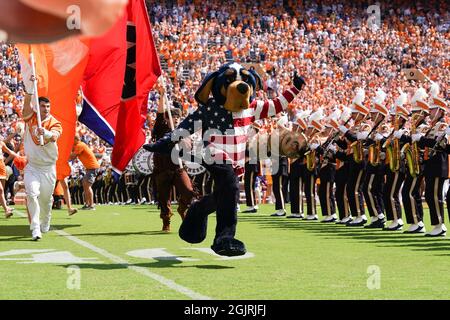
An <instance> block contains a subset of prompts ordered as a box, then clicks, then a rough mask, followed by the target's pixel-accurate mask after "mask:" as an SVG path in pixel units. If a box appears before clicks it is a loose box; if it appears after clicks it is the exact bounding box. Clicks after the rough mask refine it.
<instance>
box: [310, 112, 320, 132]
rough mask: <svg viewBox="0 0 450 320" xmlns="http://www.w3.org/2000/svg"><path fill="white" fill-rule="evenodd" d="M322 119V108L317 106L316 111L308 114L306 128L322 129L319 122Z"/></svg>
mask: <svg viewBox="0 0 450 320" xmlns="http://www.w3.org/2000/svg"><path fill="white" fill-rule="evenodd" d="M322 119H323V110H322V108H319V109H318V110H317V111H315V112H314V113H312V114H311V115H310V116H309V124H308V128H315V129H316V130H318V131H322V129H323V125H322V123H321V121H322Z"/></svg>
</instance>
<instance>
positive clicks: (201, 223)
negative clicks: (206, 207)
mask: <svg viewBox="0 0 450 320" xmlns="http://www.w3.org/2000/svg"><path fill="white" fill-rule="evenodd" d="M207 228H208V215H204V216H202V215H201V214H199V212H197V211H196V210H195V204H192V205H191V207H190V208H189V209H188V211H187V212H186V217H185V218H184V220H183V222H182V223H181V226H180V229H179V230H178V235H179V236H180V238H181V239H183V240H184V241H186V242H189V243H200V242H202V241H203V240H205V238H206V231H207Z"/></svg>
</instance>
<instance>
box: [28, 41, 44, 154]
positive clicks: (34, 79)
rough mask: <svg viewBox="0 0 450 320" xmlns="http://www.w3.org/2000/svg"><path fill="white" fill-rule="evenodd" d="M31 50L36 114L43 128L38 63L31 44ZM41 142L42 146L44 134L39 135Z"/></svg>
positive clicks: (39, 125) (40, 126) (39, 124)
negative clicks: (37, 71)
mask: <svg viewBox="0 0 450 320" xmlns="http://www.w3.org/2000/svg"><path fill="white" fill-rule="evenodd" d="M29 50H30V60H31V72H32V79H33V86H34V95H33V97H34V99H35V100H34V102H35V105H36V115H37V123H38V128H39V129H40V128H42V121H41V110H40V108H39V94H38V86H37V77H36V65H35V60H34V54H33V50H32V49H31V45H30V46H29ZM39 144H40V145H41V146H43V145H44V136H42V135H39Z"/></svg>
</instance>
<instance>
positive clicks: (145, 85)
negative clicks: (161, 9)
mask: <svg viewBox="0 0 450 320" xmlns="http://www.w3.org/2000/svg"><path fill="white" fill-rule="evenodd" d="M127 43H128V49H127V65H126V71H125V84H124V87H123V92H122V100H121V102H120V111H119V119H120V120H119V121H118V122H117V129H116V138H115V144H114V149H113V153H112V159H111V162H112V165H113V167H114V168H115V170H116V171H118V172H121V171H123V170H124V169H125V167H126V166H127V165H128V163H129V162H130V160H131V159H132V158H133V156H134V155H135V154H136V152H137V151H138V150H139V148H140V147H141V146H142V145H143V144H144V142H145V132H144V130H143V126H144V123H145V119H146V115H147V101H148V93H149V91H150V90H151V88H152V87H153V85H154V84H155V83H156V81H157V80H158V77H159V76H160V75H161V67H160V64H159V58H158V54H157V51H156V48H155V44H154V41H153V35H152V31H151V27H150V22H149V18H148V13H147V8H146V6H145V2H144V1H143V0H131V1H130V2H129V4H128V24H127Z"/></svg>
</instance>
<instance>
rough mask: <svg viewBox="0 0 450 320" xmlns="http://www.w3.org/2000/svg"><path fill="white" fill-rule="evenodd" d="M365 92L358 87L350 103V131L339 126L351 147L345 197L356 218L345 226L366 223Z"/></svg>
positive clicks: (366, 109) (366, 111)
mask: <svg viewBox="0 0 450 320" xmlns="http://www.w3.org/2000/svg"><path fill="white" fill-rule="evenodd" d="M364 99H365V92H364V90H363V89H360V88H358V89H357V91H356V96H355V98H354V99H353V103H352V119H353V121H354V123H355V125H354V126H353V129H352V130H351V131H350V130H349V129H347V128H346V127H345V126H342V125H341V126H339V130H340V131H341V132H342V133H343V134H344V137H345V138H346V139H347V140H349V141H350V143H351V144H350V146H351V147H352V149H353V157H352V158H351V160H350V170H349V177H348V184H347V197H348V202H349V205H350V212H351V214H352V215H354V216H356V219H355V220H353V221H351V222H348V223H347V226H351V227H353V226H363V225H364V224H366V223H367V218H366V216H365V213H364V202H363V192H362V191H363V182H364V174H365V168H366V162H365V159H364V154H363V150H362V141H363V140H365V139H366V138H367V135H368V134H369V130H367V129H368V128H367V126H366V125H363V121H364V119H365V118H366V117H367V115H368V113H369V109H368V108H367V107H366V106H365V105H364Z"/></svg>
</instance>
